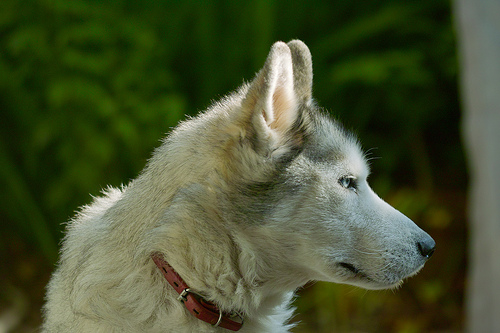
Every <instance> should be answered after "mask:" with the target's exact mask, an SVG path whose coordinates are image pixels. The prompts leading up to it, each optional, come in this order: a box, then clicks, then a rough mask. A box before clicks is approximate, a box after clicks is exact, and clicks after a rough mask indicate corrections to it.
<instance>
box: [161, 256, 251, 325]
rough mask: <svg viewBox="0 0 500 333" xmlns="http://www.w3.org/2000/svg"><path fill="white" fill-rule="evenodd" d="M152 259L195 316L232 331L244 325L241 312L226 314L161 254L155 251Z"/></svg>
mask: <svg viewBox="0 0 500 333" xmlns="http://www.w3.org/2000/svg"><path fill="white" fill-rule="evenodd" d="M151 259H153V261H154V263H155V264H156V266H158V268H159V269H160V271H161V272H162V274H163V276H164V277H165V279H167V281H168V283H169V284H170V285H171V286H172V287H173V288H174V289H175V291H177V292H178V293H179V297H178V298H177V299H178V300H179V301H181V302H182V303H184V305H185V306H186V308H187V309H188V311H189V312H191V314H192V315H193V316H195V317H196V318H198V319H200V320H203V321H204V322H207V323H209V324H211V325H213V326H215V327H217V326H219V327H222V328H226V329H228V330H231V331H238V330H239V329H240V328H241V327H242V326H243V318H242V316H241V315H240V314H239V313H237V312H232V313H230V314H225V313H223V312H222V311H221V310H220V309H219V308H218V307H217V306H216V305H215V304H214V303H212V302H209V301H207V300H205V299H203V297H201V296H200V295H198V294H196V293H194V292H193V291H191V290H190V288H189V287H188V285H187V284H186V282H184V280H183V279H182V278H181V277H180V276H179V274H177V272H176V271H175V270H174V269H173V268H172V266H170V265H169V264H168V263H167V262H166V261H165V260H164V259H163V257H162V255H161V254H159V253H153V254H152V255H151ZM236 318H239V319H240V322H238V321H234V320H233V319H236Z"/></svg>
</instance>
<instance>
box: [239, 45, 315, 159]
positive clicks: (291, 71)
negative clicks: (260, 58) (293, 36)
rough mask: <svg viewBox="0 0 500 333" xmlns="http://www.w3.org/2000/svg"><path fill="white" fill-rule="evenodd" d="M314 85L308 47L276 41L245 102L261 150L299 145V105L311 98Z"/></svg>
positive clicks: (255, 140)
mask: <svg viewBox="0 0 500 333" xmlns="http://www.w3.org/2000/svg"><path fill="white" fill-rule="evenodd" d="M311 84H312V64H311V56H310V53H309V50H308V49H307V46H305V44H304V43H302V42H299V41H292V42H290V43H289V44H288V45H287V44H285V43H283V42H277V43H275V44H274V45H273V46H272V48H271V51H270V52H269V55H268V57H267V60H266V63H265V64H264V67H263V68H262V70H261V71H260V72H259V73H258V74H257V76H256V77H255V79H254V80H253V81H252V83H251V84H250V87H249V89H248V92H247V94H246V96H245V98H244V100H243V103H242V107H243V110H244V114H245V115H246V117H245V118H246V119H247V120H249V123H250V125H251V127H252V129H251V130H250V132H249V134H250V133H251V134H253V139H254V140H253V143H254V147H255V148H257V150H258V151H261V152H263V151H266V152H267V153H269V152H272V153H273V154H277V153H279V152H281V151H282V150H281V149H280V148H296V149H295V150H297V148H300V147H298V146H300V144H301V143H302V141H303V140H302V138H301V137H300V133H299V132H300V126H301V124H302V119H301V117H302V113H301V109H300V106H301V104H302V103H308V102H309V100H310V99H311ZM287 150H289V149H287Z"/></svg>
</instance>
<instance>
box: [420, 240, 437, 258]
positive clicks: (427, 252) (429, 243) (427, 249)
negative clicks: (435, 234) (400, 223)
mask: <svg viewBox="0 0 500 333" xmlns="http://www.w3.org/2000/svg"><path fill="white" fill-rule="evenodd" d="M417 246H418V250H419V251H420V254H422V255H423V256H424V257H426V258H430V257H431V256H432V255H433V254H434V250H436V242H435V241H434V239H432V237H431V236H429V235H426V237H425V238H423V239H421V240H420V241H419V242H418V243H417Z"/></svg>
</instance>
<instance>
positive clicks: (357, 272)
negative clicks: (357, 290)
mask: <svg viewBox="0 0 500 333" xmlns="http://www.w3.org/2000/svg"><path fill="white" fill-rule="evenodd" d="M339 266H340V267H342V268H344V269H346V270H348V271H349V272H351V273H353V274H354V277H357V278H362V279H368V280H369V278H368V276H366V274H364V273H363V272H361V271H360V270H359V269H358V268H356V267H355V266H354V265H352V264H349V263H347V262H341V263H339Z"/></svg>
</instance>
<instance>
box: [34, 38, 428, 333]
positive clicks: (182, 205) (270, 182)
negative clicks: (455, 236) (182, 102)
mask: <svg viewBox="0 0 500 333" xmlns="http://www.w3.org/2000/svg"><path fill="white" fill-rule="evenodd" d="M311 87H312V62H311V55H310V53H309V50H308V48H307V46H306V45H305V44H304V43H302V42H300V41H291V42H290V43H288V44H285V43H282V42H277V43H275V44H274V45H273V47H272V49H271V52H270V53H269V56H268V58H267V61H266V63H265V65H264V68H263V69H262V70H261V71H260V72H259V73H258V74H257V75H256V77H255V79H254V80H253V81H252V82H251V83H250V84H246V85H244V86H242V87H241V88H240V89H239V90H238V91H236V92H235V93H233V94H231V95H229V96H228V97H226V98H224V99H223V100H221V101H219V102H217V103H215V104H214V105H213V106H212V107H211V108H210V109H209V110H207V111H206V112H205V113H203V114H201V115H200V116H198V117H197V118H194V119H191V120H188V121H186V122H184V123H182V124H180V125H179V126H178V127H177V128H176V129H175V130H174V131H173V132H172V133H171V134H170V135H169V136H168V137H167V138H166V139H165V141H164V143H163V145H162V146H161V147H159V148H158V149H157V150H156V151H155V153H154V155H153V157H152V158H151V160H150V161H149V163H148V165H147V166H146V168H145V169H144V171H143V172H142V173H141V175H140V176H139V177H138V178H137V179H136V180H134V181H132V182H131V183H130V184H129V185H128V186H126V187H124V188H122V189H119V190H118V189H108V190H107V191H106V192H105V193H104V194H105V196H104V197H102V198H97V199H96V200H95V202H94V203H93V204H92V205H90V206H88V207H84V208H83V209H82V211H81V212H80V213H79V214H78V215H77V216H76V218H75V219H73V220H72V221H71V222H70V224H69V225H68V228H67V235H66V238H65V240H64V244H63V247H62V250H61V258H60V263H59V267H58V269H57V271H56V272H55V273H54V276H53V277H52V280H51V282H50V284H49V286H48V293H47V303H46V305H45V309H44V310H45V312H44V313H45V322H44V325H43V331H44V332H65V333H66V332H71V333H75V332H92V333H97V332H103V333H112V332H227V331H228V330H239V331H240V332H272V333H276V332H285V331H287V330H288V329H289V328H290V327H289V326H287V325H286V322H287V320H288V319H289V317H290V316H291V314H292V310H291V309H290V306H289V305H290V302H291V298H292V296H293V292H294V291H295V290H296V289H297V288H298V287H300V286H303V285H304V284H305V283H306V282H308V281H311V280H323V281H331V282H336V283H347V284H352V285H356V286H360V287H363V288H367V289H382V288H393V287H395V286H398V285H399V284H400V283H401V281H402V280H403V279H405V278H406V277H408V276H411V275H413V274H415V273H416V272H417V271H418V270H419V269H420V268H421V267H422V266H423V265H424V263H425V262H426V260H427V259H428V258H429V257H430V256H431V255H432V253H433V252H434V247H435V243H434V240H433V239H432V238H431V237H430V236H429V235H428V234H427V233H425V232H424V231H422V230H421V229H420V228H418V227H417V226H416V225H415V224H414V223H413V222H412V221H411V220H409V219H408V218H406V217H405V216H404V215H402V214H401V213H399V212H398V211H396V210H395V209H394V208H392V207H391V206H389V205H388V204H387V203H385V202H384V201H383V200H382V199H380V198H379V197H378V196H377V195H376V194H375V193H374V192H373V191H372V190H371V189H370V187H369V186H368V184H367V181H366V178H367V176H368V172H369V170H368V167H367V163H366V161H365V158H364V156H363V153H362V152H361V149H360V147H359V145H358V143H357V141H356V139H355V138H354V137H353V136H352V135H351V134H349V133H348V132H347V131H345V130H344V129H343V128H342V127H341V125H340V124H338V123H337V122H335V121H332V120H330V119H329V118H328V117H327V116H326V115H324V114H323V113H322V112H321V111H320V109H319V108H318V107H317V106H316V104H315V102H314V101H313V100H312V97H311Z"/></svg>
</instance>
